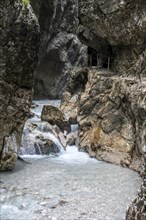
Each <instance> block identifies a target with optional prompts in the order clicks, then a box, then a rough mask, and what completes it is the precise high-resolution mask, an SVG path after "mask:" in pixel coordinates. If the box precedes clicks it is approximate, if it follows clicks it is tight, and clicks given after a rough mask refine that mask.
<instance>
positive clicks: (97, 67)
mask: <svg viewBox="0 0 146 220" xmlns="http://www.w3.org/2000/svg"><path fill="white" fill-rule="evenodd" d="M97 69H98V54H97Z"/></svg>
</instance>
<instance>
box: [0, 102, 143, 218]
mask: <svg viewBox="0 0 146 220" xmlns="http://www.w3.org/2000/svg"><path fill="white" fill-rule="evenodd" d="M37 103H39V102H37ZM42 105H43V102H42V103H41V107H40V105H39V107H37V109H36V112H37V113H38V114H39V112H40V110H41V108H42ZM24 158H25V160H26V161H29V162H31V164H26V163H24V162H21V161H18V162H17V164H16V167H15V169H14V170H13V171H11V172H3V173H1V184H0V185H1V190H0V201H1V208H0V219H1V220H9V219H13V220H33V219H34V220H43V219H45V220H81V219H82V220H123V219H124V218H125V212H126V209H127V206H128V205H129V203H130V202H131V201H132V199H133V198H134V197H135V196H136V194H137V190H138V189H139V187H140V183H141V179H140V177H139V176H138V174H137V173H136V172H133V171H132V170H129V169H126V168H122V167H119V166H116V165H112V164H109V163H104V162H101V161H97V160H95V159H91V158H89V156H88V155H87V154H86V153H84V152H78V149H77V147H76V146H72V147H67V150H66V151H64V152H61V153H60V154H59V156H58V157H54V156H41V155H40V156H38V155H37V156H36V155H31V156H30V155H25V156H24Z"/></svg>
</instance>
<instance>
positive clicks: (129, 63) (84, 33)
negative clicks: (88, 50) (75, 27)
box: [79, 0, 146, 75]
mask: <svg viewBox="0 0 146 220" xmlns="http://www.w3.org/2000/svg"><path fill="white" fill-rule="evenodd" d="M79 18H80V22H81V25H82V26H81V27H80V28H79V37H80V39H81V40H82V41H83V42H84V43H86V44H87V45H90V46H92V47H93V48H95V49H97V51H98V53H100V52H102V54H106V55H107V56H110V57H112V58H111V67H112V68H113V69H114V70H117V71H118V72H120V73H122V74H127V73H128V74H129V73H131V74H141V75H146V63H145V62H146V61H145V60H146V59H145V58H146V39H145V36H146V4H145V0H134V1H131V0H126V1H125V0H117V1H114V0H98V1H94V0H89V1H84V0H80V3H79Z"/></svg>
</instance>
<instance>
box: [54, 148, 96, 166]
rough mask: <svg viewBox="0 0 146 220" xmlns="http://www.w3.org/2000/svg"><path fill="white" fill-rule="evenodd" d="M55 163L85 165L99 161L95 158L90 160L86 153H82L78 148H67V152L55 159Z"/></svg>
mask: <svg viewBox="0 0 146 220" xmlns="http://www.w3.org/2000/svg"><path fill="white" fill-rule="evenodd" d="M54 160H55V161H58V162H62V163H70V164H73V163H76V164H83V163H87V162H93V163H97V162H98V161H97V160H96V159H94V158H90V157H89V155H88V154H87V153H85V152H80V151H79V150H78V148H77V147H76V146H67V148H66V151H65V152H64V153H63V154H60V155H59V156H58V157H56V158H54Z"/></svg>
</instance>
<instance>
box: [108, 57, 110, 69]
mask: <svg viewBox="0 0 146 220" xmlns="http://www.w3.org/2000/svg"><path fill="white" fill-rule="evenodd" d="M109 71H110V57H108V72H109Z"/></svg>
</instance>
